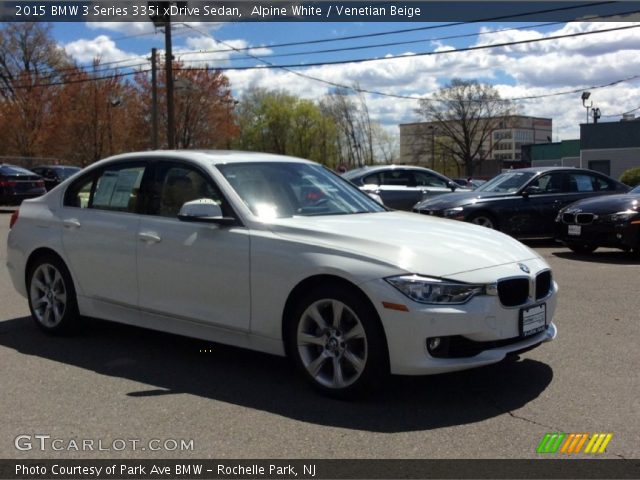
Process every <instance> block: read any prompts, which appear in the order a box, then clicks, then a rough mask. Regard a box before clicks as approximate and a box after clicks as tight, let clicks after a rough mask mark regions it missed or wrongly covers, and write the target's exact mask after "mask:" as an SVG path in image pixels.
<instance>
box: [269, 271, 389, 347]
mask: <svg viewBox="0 0 640 480" xmlns="http://www.w3.org/2000/svg"><path fill="white" fill-rule="evenodd" d="M320 285H331V286H337V285H339V286H342V287H343V288H345V289H346V290H350V291H351V292H352V293H353V294H354V295H357V296H358V297H359V298H360V299H361V300H362V301H364V302H365V303H366V304H367V305H368V306H369V307H370V308H371V311H372V312H374V313H375V317H374V320H375V321H376V322H377V324H378V326H379V327H380V331H381V332H382V335H383V338H384V345H385V349H386V352H385V353H386V356H387V359H389V346H388V343H387V335H386V332H385V329H384V326H383V324H382V321H381V320H380V315H379V314H378V311H377V309H376V308H375V306H374V304H373V302H372V301H371V299H370V298H369V296H368V295H367V294H366V293H365V292H364V291H363V290H362V289H361V288H360V287H358V286H357V285H356V284H354V283H353V282H350V281H349V280H347V279H345V278H343V277H340V276H338V275H332V274H319V275H313V276H311V277H307V278H305V279H304V280H301V281H300V282H298V284H297V285H296V286H295V287H294V288H293V289H292V290H291V292H290V293H289V296H288V297H287V300H286V302H285V305H284V309H283V311H282V322H281V323H282V327H281V328H282V340H283V344H284V350H285V355H286V356H287V357H290V356H291V355H290V352H289V347H288V344H289V342H288V341H287V340H288V339H287V336H288V333H287V330H288V329H287V325H288V322H290V321H292V320H293V319H292V318H291V315H292V313H293V310H294V308H295V306H296V302H298V301H299V300H300V299H301V298H302V295H304V293H305V292H307V291H309V290H310V289H313V288H317V287H318V286H320Z"/></svg>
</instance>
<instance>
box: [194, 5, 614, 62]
mask: <svg viewBox="0 0 640 480" xmlns="http://www.w3.org/2000/svg"><path fill="white" fill-rule="evenodd" d="M615 3H618V2H615V1H610V2H596V3H585V4H582V5H570V6H566V7H559V8H550V9H546V10H537V11H534V12H525V13H518V14H513V15H501V16H498V17H491V18H482V19H478V20H473V21H470V22H450V23H444V24H441V25H428V26H425V27H413V28H404V29H401V30H391V31H385V32H375V33H365V34H361V35H348V36H343V37H334V38H321V39H316V40H305V41H302V42H287V43H276V44H272V45H263V46H258V47H255V46H254V47H232V46H231V45H227V46H228V48H227V49H219V50H201V51H200V52H193V54H197V53H224V52H231V51H234V52H243V51H250V50H255V49H256V48H280V47H292V46H299V45H312V44H318V43H327V42H341V41H344V40H355V39H360V38H371V37H380V36H385V35H395V34H399V33H410V32H419V31H425V30H435V29H440V28H449V27H457V26H460V25H468V24H470V23H480V22H496V21H500V20H509V19H514V18H520V17H526V16H530V15H537V14H542V13H553V12H560V11H566V10H575V9H578V8H585V7H595V6H602V5H609V4H615ZM617 15H624V14H616V15H613V16H617ZM562 23H566V22H562ZM183 25H184V26H185V27H187V28H192V29H193V27H191V26H190V25H187V24H183ZM212 38H213V37H212ZM218 43H223V42H218ZM189 54H190V55H191V53H189Z"/></svg>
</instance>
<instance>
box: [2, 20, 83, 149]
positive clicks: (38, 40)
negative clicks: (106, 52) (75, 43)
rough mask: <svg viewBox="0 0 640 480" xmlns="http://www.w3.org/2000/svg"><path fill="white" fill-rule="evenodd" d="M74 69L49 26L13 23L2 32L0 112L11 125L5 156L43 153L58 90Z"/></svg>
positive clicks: (8, 125) (6, 134)
mask: <svg viewBox="0 0 640 480" xmlns="http://www.w3.org/2000/svg"><path fill="white" fill-rule="evenodd" d="M70 65H71V61H70V59H69V58H68V57H67V55H66V54H65V52H64V50H62V49H61V48H60V47H58V46H57V44H56V43H55V41H54V40H53V38H52V36H51V27H50V25H48V24H45V23H9V24H6V25H3V26H2V28H0V108H2V109H3V111H4V112H3V113H4V115H5V116H6V117H7V118H11V122H7V125H6V126H7V128H8V131H7V132H5V135H4V136H5V139H6V141H7V142H8V144H6V145H5V147H4V148H5V153H9V152H10V153H13V154H19V155H22V156H27V157H30V156H35V155H37V154H39V153H41V152H42V150H43V147H44V146H43V142H42V127H43V125H44V124H45V122H46V120H47V116H48V115H49V111H48V105H49V104H50V102H51V100H52V98H54V97H55V91H54V89H51V88H47V87H45V86H43V85H47V84H49V83H55V82H56V81H57V80H60V78H61V75H62V73H61V72H62V70H64V69H65V68H67V67H69V66H70Z"/></svg>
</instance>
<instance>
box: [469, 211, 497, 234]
mask: <svg viewBox="0 0 640 480" xmlns="http://www.w3.org/2000/svg"><path fill="white" fill-rule="evenodd" d="M469 222H470V223H473V224H474V225H480V226H481V227H485V228H490V229H492V230H499V228H498V222H497V220H496V219H495V217H494V216H493V215H491V214H490V213H484V212H482V213H476V214H475V215H472V216H471V217H470V218H469Z"/></svg>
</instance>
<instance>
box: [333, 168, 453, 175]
mask: <svg viewBox="0 0 640 480" xmlns="http://www.w3.org/2000/svg"><path fill="white" fill-rule="evenodd" d="M400 168H401V169H403V170H426V171H429V172H433V173H438V172H436V171H435V170H431V169H430V168H426V167H421V166H419V165H366V166H364V167H360V168H354V169H353V170H349V171H348V172H345V173H344V175H345V176H348V177H354V176H358V175H360V174H362V175H364V174H365V173H376V172H380V171H383V170H395V169H400ZM438 174H439V175H442V174H441V173H438ZM443 176H444V175H443Z"/></svg>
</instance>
